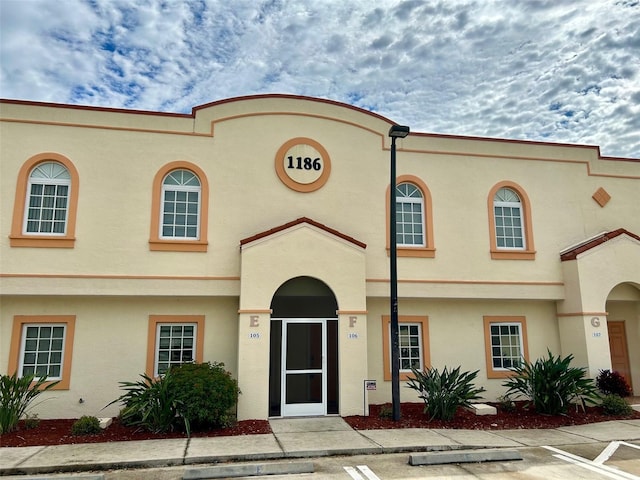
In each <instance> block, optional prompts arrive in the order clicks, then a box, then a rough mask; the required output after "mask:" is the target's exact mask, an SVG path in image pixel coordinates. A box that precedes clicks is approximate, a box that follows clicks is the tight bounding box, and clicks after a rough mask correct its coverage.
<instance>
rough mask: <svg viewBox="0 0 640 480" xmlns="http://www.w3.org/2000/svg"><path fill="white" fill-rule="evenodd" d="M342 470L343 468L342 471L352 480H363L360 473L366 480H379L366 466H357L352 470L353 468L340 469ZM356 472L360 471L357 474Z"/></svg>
mask: <svg viewBox="0 0 640 480" xmlns="http://www.w3.org/2000/svg"><path fill="white" fill-rule="evenodd" d="M342 468H344V470H345V471H346V472H347V473H348V474H349V476H350V477H351V478H353V480H365V479H364V477H363V476H362V475H360V473H362V474H363V475H364V476H365V477H367V479H368V480H380V477H378V476H377V475H376V474H375V473H373V471H372V470H371V469H370V468H369V467H367V466H366V465H358V466H357V467H356V468H353V467H342ZM358 470H360V472H358Z"/></svg>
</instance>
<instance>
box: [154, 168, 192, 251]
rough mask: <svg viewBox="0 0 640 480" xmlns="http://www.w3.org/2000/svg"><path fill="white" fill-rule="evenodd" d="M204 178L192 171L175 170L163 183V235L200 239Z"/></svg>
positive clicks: (163, 236) (161, 227)
mask: <svg viewBox="0 0 640 480" xmlns="http://www.w3.org/2000/svg"><path fill="white" fill-rule="evenodd" d="M199 229H200V180H198V177H196V176H195V175H194V174H193V172H190V171H189V170H174V171H173V172H171V173H169V174H168V175H167V176H166V177H164V181H163V182H162V221H161V225H160V238H182V239H195V240H197V239H198V238H199Z"/></svg>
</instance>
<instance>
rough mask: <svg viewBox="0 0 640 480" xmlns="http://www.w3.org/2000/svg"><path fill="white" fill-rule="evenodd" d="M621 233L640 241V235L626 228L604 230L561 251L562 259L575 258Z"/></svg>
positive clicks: (563, 260) (564, 260)
mask: <svg viewBox="0 0 640 480" xmlns="http://www.w3.org/2000/svg"><path fill="white" fill-rule="evenodd" d="M620 235H628V236H629V237H631V238H635V239H636V240H638V241H639V242H640V236H638V235H636V234H635V233H631V232H629V231H628V230H625V229H624V228H618V229H617V230H613V231H611V232H604V233H601V234H599V235H596V236H595V237H592V238H589V239H587V240H585V241H584V242H582V243H580V244H578V245H576V246H575V247H571V248H570V249H569V250H565V251H563V252H561V253H560V261H562V262H566V261H568V260H575V259H576V258H577V257H578V255H580V254H581V253H584V252H586V251H588V250H591V249H592V248H594V247H597V246H598V245H602V244H603V243H606V242H608V241H609V240H612V239H614V238H616V237H619V236H620Z"/></svg>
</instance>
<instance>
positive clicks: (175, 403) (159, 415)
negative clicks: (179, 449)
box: [105, 370, 190, 435]
mask: <svg viewBox="0 0 640 480" xmlns="http://www.w3.org/2000/svg"><path fill="white" fill-rule="evenodd" d="M140 376H141V377H142V380H138V381H137V382H120V388H121V389H122V390H125V392H126V393H124V394H122V395H121V396H120V397H118V398H116V399H115V400H114V401H113V402H111V403H109V404H108V405H107V407H108V406H109V405H113V404H114V403H117V402H121V403H123V404H124V408H122V410H121V411H120V419H121V420H122V422H123V423H124V424H125V425H138V426H141V427H142V428H144V429H145V430H149V431H150V432H153V433H161V432H168V431H172V430H174V429H175V428H176V427H177V426H184V428H185V429H186V431H187V435H189V434H190V426H189V421H188V419H186V418H185V416H184V412H183V404H182V402H181V401H180V400H178V399H177V398H176V391H177V390H176V387H175V386H174V382H173V375H172V372H171V370H169V371H168V372H167V373H165V374H164V376H163V377H160V378H157V379H156V378H151V377H149V376H148V375H146V374H144V373H143V374H141V375H140ZM105 408H106V407H105Z"/></svg>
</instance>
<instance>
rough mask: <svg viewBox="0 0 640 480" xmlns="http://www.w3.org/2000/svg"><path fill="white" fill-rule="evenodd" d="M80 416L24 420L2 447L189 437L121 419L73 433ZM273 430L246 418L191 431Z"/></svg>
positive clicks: (221, 433) (198, 434)
mask: <svg viewBox="0 0 640 480" xmlns="http://www.w3.org/2000/svg"><path fill="white" fill-rule="evenodd" d="M75 421H76V419H74V418H65V419H60V420H40V421H39V422H38V426H37V427H35V428H26V426H25V423H24V421H20V423H19V424H18V429H17V430H15V431H13V432H10V433H5V434H4V435H0V446H2V447H30V446H35V445H66V444H70V443H100V442H123V441H128V440H161V439H165V438H185V437H186V434H185V433H184V432H169V433H151V432H147V431H145V430H142V429H140V428H138V427H128V426H126V425H123V424H122V423H120V422H119V420H118V419H117V418H114V419H113V423H112V424H111V425H109V426H108V427H107V428H106V429H105V430H103V431H102V432H100V433H98V434H95V435H71V426H72V425H73V422H75ZM258 433H271V427H270V426H269V422H268V421H267V420H243V421H241V422H238V423H237V424H236V425H235V426H233V427H230V428H220V429H216V430H208V431H203V432H191V436H192V437H218V436H229V435H254V434H258Z"/></svg>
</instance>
